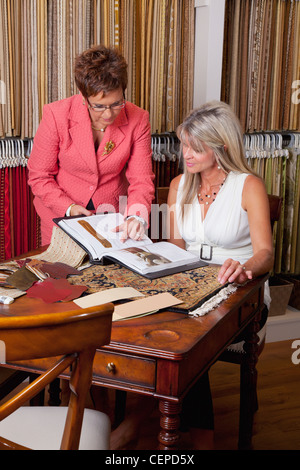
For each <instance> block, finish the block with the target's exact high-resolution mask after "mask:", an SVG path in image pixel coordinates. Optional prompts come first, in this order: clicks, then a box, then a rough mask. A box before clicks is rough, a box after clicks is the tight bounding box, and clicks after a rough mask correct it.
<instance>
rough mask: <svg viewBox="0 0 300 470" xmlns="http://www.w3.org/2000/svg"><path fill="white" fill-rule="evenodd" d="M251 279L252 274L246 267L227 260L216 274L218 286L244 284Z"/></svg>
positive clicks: (237, 262)
mask: <svg viewBox="0 0 300 470" xmlns="http://www.w3.org/2000/svg"><path fill="white" fill-rule="evenodd" d="M252 278H253V273H252V271H251V270H250V269H247V268H246V266H244V265H242V264H240V263H239V261H234V260H233V259H231V258H229V259H227V260H226V261H225V262H224V263H223V265H222V267H221V268H220V271H219V274H218V281H219V282H220V284H226V282H236V283H237V284H244V282H246V281H248V280H249V279H252Z"/></svg>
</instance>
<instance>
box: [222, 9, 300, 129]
mask: <svg viewBox="0 0 300 470" xmlns="http://www.w3.org/2000/svg"><path fill="white" fill-rule="evenodd" d="M299 26H300V2H299V1H294V0H252V1H248V0H227V1H226V9H225V28H224V54H223V75H222V99H223V100H224V101H226V102H227V103H230V105H231V106H232V107H233V109H234V110H235V112H236V113H237V114H238V116H239V118H240V120H241V123H242V126H243V129H244V131H245V132H261V131H266V130H267V131H271V130H277V131H278V130H293V131H297V130H299V124H300V123H299V117H300V111H299V108H300V107H299V106H298V100H297V98H296V97H297V89H296V88H298V89H299V85H297V81H298V80H299V67H300V47H299V38H300V30H299ZM298 96H299V93H298Z"/></svg>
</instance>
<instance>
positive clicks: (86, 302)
mask: <svg viewBox="0 0 300 470" xmlns="http://www.w3.org/2000/svg"><path fill="white" fill-rule="evenodd" d="M143 296H144V294H141V293H140V292H139V291H138V290H136V289H134V288H133V287H116V288H113V289H107V290H104V291H101V292H96V293H95V294H90V295H86V296H85V297H81V298H80V299H76V300H74V303H75V304H76V305H78V306H79V307H81V308H88V307H95V306H96V305H102V304H106V303H108V302H116V301H117V300H123V299H130V298H132V297H143Z"/></svg>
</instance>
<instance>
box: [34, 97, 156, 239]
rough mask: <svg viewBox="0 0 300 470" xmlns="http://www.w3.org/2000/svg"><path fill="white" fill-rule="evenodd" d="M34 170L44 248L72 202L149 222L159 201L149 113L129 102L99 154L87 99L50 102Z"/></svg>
mask: <svg viewBox="0 0 300 470" xmlns="http://www.w3.org/2000/svg"><path fill="white" fill-rule="evenodd" d="M108 143H110V147H113V148H112V149H111V150H110V151H107V147H108V146H107V144H108ZM28 170H29V178H28V183H29V185H30V186H31V188H32V191H33V194H34V205H35V208H36V211H37V213H38V214H39V216H40V218H41V231H42V244H48V243H49V242H50V239H51V234H52V227H53V225H54V224H53V222H52V219H53V218H54V217H63V216H64V215H65V213H66V210H67V208H68V207H69V206H70V204H72V203H76V204H80V205H82V206H84V207H86V206H87V204H88V202H89V200H90V199H91V198H92V200H93V203H94V206H95V209H96V211H97V210H98V211H99V212H102V211H104V210H108V211H109V210H110V211H113V210H116V211H120V212H122V213H123V212H124V216H127V215H133V214H137V215H140V216H141V217H143V218H144V219H145V220H146V221H148V220H149V213H150V208H151V202H152V200H153V198H154V184H153V180H154V175H153V173H152V151H151V134H150V123H149V115H148V112H147V111H144V110H142V109H141V108H139V107H137V106H135V105H134V104H132V103H129V102H127V103H126V106H125V108H123V109H122V110H121V112H120V114H119V115H118V116H117V118H116V120H115V121H114V123H113V124H112V125H110V126H108V127H107V128H106V130H105V134H104V138H103V139H102V142H101V144H100V146H99V148H98V151H97V154H96V153H95V148H94V142H93V135H92V129H91V121H90V118H89V112H88V109H87V106H84V105H83V100H82V96H81V95H79V94H78V95H75V96H72V97H71V98H67V99H64V100H60V101H56V102H54V103H50V104H48V105H46V106H44V110H43V117H42V120H41V122H40V125H39V128H38V130H37V132H36V135H35V137H34V145H33V149H32V152H31V155H30V158H29V161H28ZM122 196H123V197H122ZM120 203H121V205H120Z"/></svg>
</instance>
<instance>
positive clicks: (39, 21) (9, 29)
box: [0, 0, 194, 139]
mask: <svg viewBox="0 0 300 470" xmlns="http://www.w3.org/2000/svg"><path fill="white" fill-rule="evenodd" d="M193 3H194V2H191V1H190V0H0V80H1V85H2V84H4V87H5V103H1V104H0V108H1V109H0V137H2V138H4V137H9V136H20V137H21V138H22V139H25V138H31V137H33V136H34V134H35V132H36V129H37V127H38V124H39V121H40V119H41V116H42V110H43V106H44V104H45V103H49V102H52V101H55V100H59V99H62V98H65V97H68V96H70V95H72V94H74V93H76V92H77V90H76V86H75V83H74V77H73V64H74V59H75V57H76V55H77V54H78V53H80V52H82V51H83V50H85V49H87V48H89V47H91V46H92V45H94V44H99V43H103V44H105V45H107V46H115V47H117V48H119V49H120V50H121V52H122V53H123V54H124V56H125V57H126V59H127V61H128V73H129V84H128V90H127V99H128V100H130V101H132V102H134V103H136V104H137V105H138V106H141V107H143V108H144V109H147V110H148V111H149V113H150V121H151V126H152V132H158V133H160V132H165V131H169V132H170V131H174V130H175V129H176V127H177V126H178V124H179V123H180V122H181V121H182V119H183V118H184V116H185V115H186V113H187V112H188V111H189V110H190V109H191V107H192V99H193V73H194V63H193V60H194V4H193Z"/></svg>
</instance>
